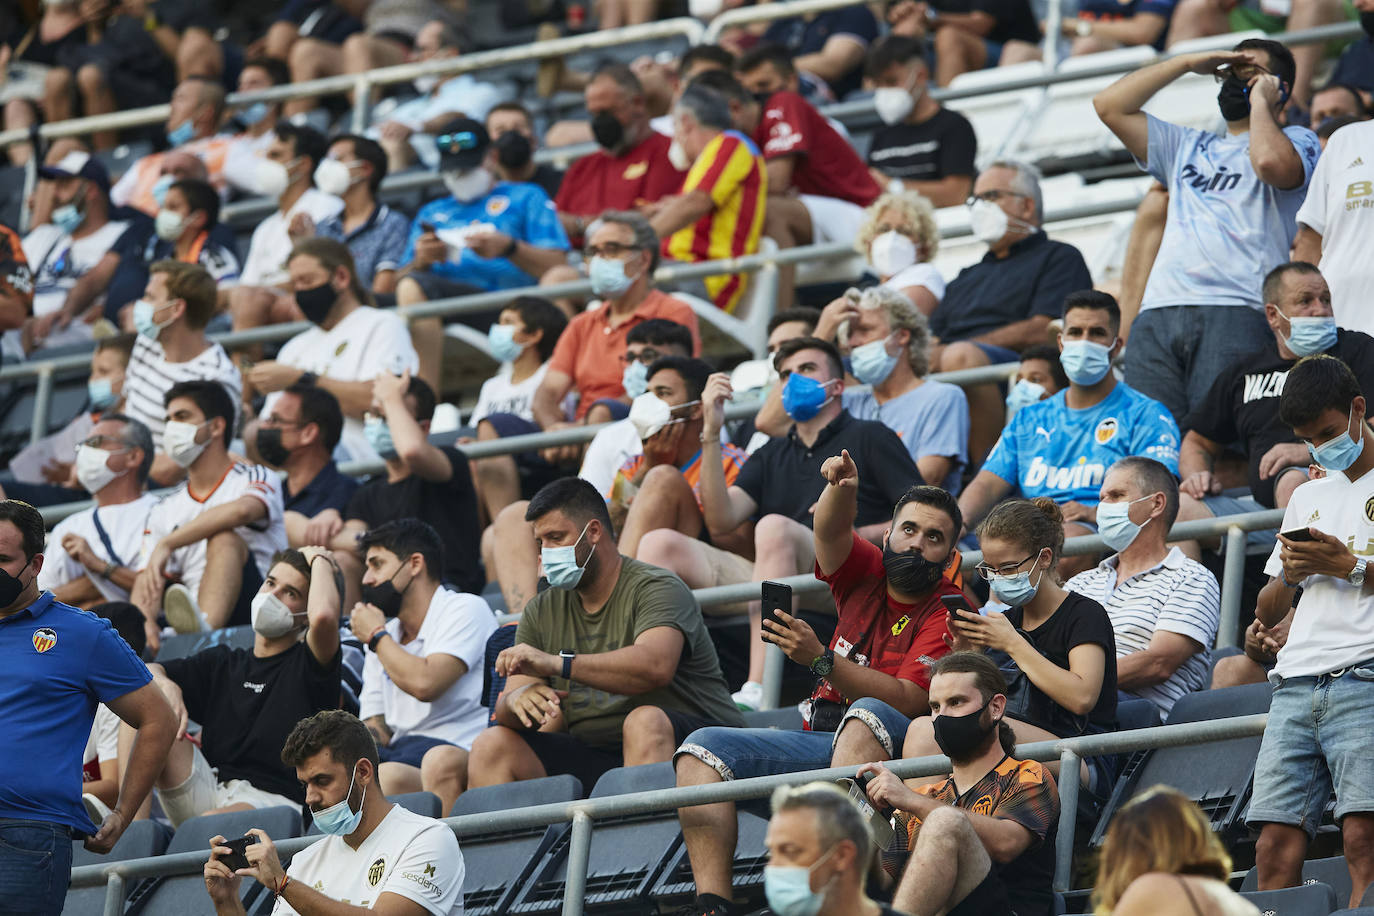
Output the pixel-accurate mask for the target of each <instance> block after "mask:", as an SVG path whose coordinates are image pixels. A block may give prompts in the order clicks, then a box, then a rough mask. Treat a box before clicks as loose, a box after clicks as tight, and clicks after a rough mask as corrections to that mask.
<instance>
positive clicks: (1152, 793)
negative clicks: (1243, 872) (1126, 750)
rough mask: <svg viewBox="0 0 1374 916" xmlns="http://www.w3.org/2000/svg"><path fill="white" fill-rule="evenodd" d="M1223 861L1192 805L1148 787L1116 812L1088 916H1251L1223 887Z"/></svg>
mask: <svg viewBox="0 0 1374 916" xmlns="http://www.w3.org/2000/svg"><path fill="white" fill-rule="evenodd" d="M1230 876H1231V857H1230V856H1229V855H1227V854H1226V850H1225V849H1224V848H1223V847H1222V845H1221V841H1220V840H1218V839H1217V838H1216V835H1215V834H1214V833H1212V828H1211V825H1209V824H1208V823H1207V818H1206V817H1205V816H1204V815H1203V813H1202V811H1201V810H1199V809H1198V806H1197V805H1195V804H1193V802H1192V801H1190V800H1189V799H1188V797H1187V796H1185V795H1183V794H1182V793H1181V792H1179V791H1178V790H1177V789H1171V788H1169V787H1168V786H1155V787H1154V788H1152V789H1149V790H1148V791H1146V792H1145V793H1144V794H1142V795H1140V796H1138V797H1137V798H1135V799H1133V800H1132V801H1131V802H1130V803H1129V804H1127V805H1125V806H1124V807H1123V808H1122V809H1121V810H1120V811H1118V812H1117V814H1116V817H1114V818H1112V823H1111V826H1109V827H1108V828H1107V839H1106V842H1104V843H1103V844H1102V854H1101V856H1100V857H1099V859H1098V864H1097V887H1096V888H1095V889H1094V890H1093V913H1094V914H1095V916H1259V910H1257V909H1256V908H1255V906H1254V905H1253V904H1251V903H1250V902H1249V901H1247V900H1245V899H1244V898H1243V897H1241V896H1240V895H1239V894H1237V893H1236V892H1235V891H1233V890H1231V889H1230V888H1229V887H1227V885H1226V881H1227V879H1229V878H1230Z"/></svg>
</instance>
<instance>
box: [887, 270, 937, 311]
mask: <svg viewBox="0 0 1374 916" xmlns="http://www.w3.org/2000/svg"><path fill="white" fill-rule="evenodd" d="M883 286H886V287H887V288H888V289H895V290H896V291H897V292H899V293H900V292H902V291H903V290H905V289H906V288H907V287H909V286H924V287H925V288H926V289H928V290H930V294H931V295H932V296H934V297H935V301H936V302H937V303H938V302H939V301H940V300H941V299H943V298H945V278H944V277H942V276H940V272H939V271H938V270H936V269H935V265H934V264H912V265H911V266H910V267H904V268H902V269H901V270H899V271H897V272H896V273H895V274H893V275H892V276H891V277H890V278H888V281H887V282H886V283H884V284H883Z"/></svg>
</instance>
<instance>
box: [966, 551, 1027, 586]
mask: <svg viewBox="0 0 1374 916" xmlns="http://www.w3.org/2000/svg"><path fill="white" fill-rule="evenodd" d="M1037 556H1039V554H1034V553H1033V554H1031V555H1030V556H1028V557H1026V560H1033V559H1035V558H1036V557H1037ZM1026 560H1017V561H1016V562H1015V563H1003V564H1002V565H1001V566H989V565H987V564H986V563H979V564H978V565H977V566H975V567H974V569H976V570H978V575H980V576H982V577H983V578H984V579H985V580H987V581H991V580H992V577H993V576H1014V575H1016V571H1017V570H1018V569H1020V568H1021V567H1022V566H1024V565H1025V563H1026Z"/></svg>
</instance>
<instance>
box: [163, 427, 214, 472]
mask: <svg viewBox="0 0 1374 916" xmlns="http://www.w3.org/2000/svg"><path fill="white" fill-rule="evenodd" d="M204 425H205V424H203V423H202V424H199V425H197V424H195V423H182V422H181V421H180V420H171V421H169V422H168V423H167V425H166V426H164V427H163V428H162V450H163V451H164V452H166V453H167V457H168V458H171V459H172V460H173V461H175V462H176V463H177V466H178V467H183V468H189V467H190V466H191V465H192V464H195V461H196V459H197V458H199V457H200V453H201V452H203V451H205V448H206V446H208V445H209V444H210V440H209V439H206V440H205V441H204V442H197V441H196V433H198V432H200V427H201V426H204Z"/></svg>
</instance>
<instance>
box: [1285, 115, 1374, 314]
mask: <svg viewBox="0 0 1374 916" xmlns="http://www.w3.org/2000/svg"><path fill="white" fill-rule="evenodd" d="M1326 148H1327V150H1329V153H1323V155H1322V158H1321V159H1320V160H1318V162H1317V168H1316V170H1315V171H1313V172H1312V185H1311V188H1310V189H1309V190H1308V193H1307V199H1306V200H1305V201H1303V204H1302V208H1301V209H1299V210H1298V217H1297V219H1298V236H1297V239H1296V240H1295V241H1294V243H1293V258H1294V259H1295V260H1298V261H1306V262H1307V263H1309V264H1316V265H1317V266H1318V267H1320V268H1321V271H1322V276H1323V277H1325V279H1326V282H1327V283H1329V284H1330V285H1331V308H1332V309H1333V311H1334V314H1335V316H1336V324H1338V325H1339V326H1341V327H1342V328H1345V329H1346V330H1350V331H1362V332H1363V333H1365V334H1371V335H1374V320H1371V319H1370V317H1369V316H1368V315H1367V314H1366V312H1367V310H1366V309H1365V308H1363V307H1362V304H1363V302H1364V294H1365V291H1366V290H1368V289H1369V288H1370V287H1369V285H1368V284H1370V283H1371V282H1374V271H1371V269H1370V267H1369V266H1368V265H1367V264H1366V263H1365V261H1366V260H1367V259H1366V258H1365V257H1364V255H1365V250H1364V248H1363V247H1361V246H1360V244H1359V242H1358V241H1357V240H1358V239H1360V238H1362V237H1363V233H1364V232H1366V231H1367V230H1368V225H1369V223H1368V217H1367V212H1366V211H1367V209H1368V208H1366V207H1365V206H1364V205H1363V204H1364V201H1366V200H1369V199H1370V198H1371V196H1374V185H1368V186H1366V185H1365V184H1363V183H1362V182H1363V180H1364V179H1363V178H1362V177H1361V175H1362V174H1363V173H1362V172H1360V165H1359V164H1358V163H1359V162H1360V160H1361V159H1362V158H1363V156H1364V151H1365V150H1368V149H1371V148H1374V123H1361V124H1350V125H1348V126H1346V127H1343V128H1341V129H1340V130H1339V131H1337V132H1336V133H1335V134H1333V135H1332V137H1331V141H1330V142H1329V143H1328V144H1327V147H1326ZM1348 205H1349V206H1348ZM1279 260H1286V259H1282V258H1281V259H1279Z"/></svg>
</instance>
